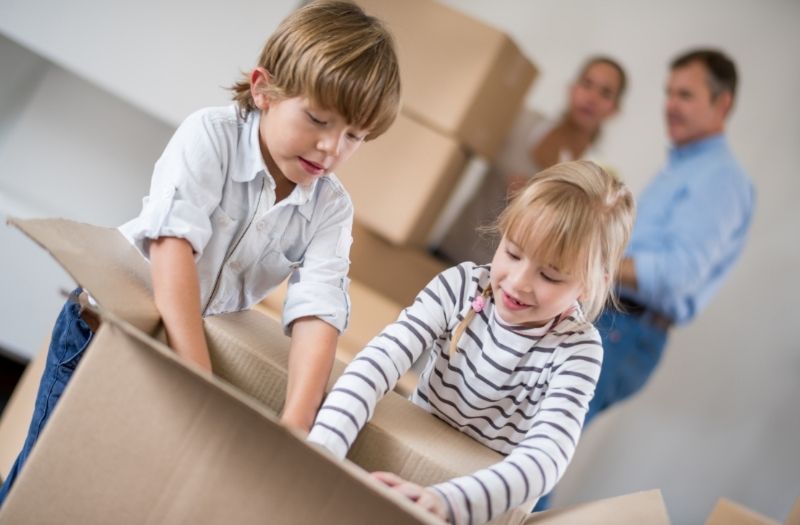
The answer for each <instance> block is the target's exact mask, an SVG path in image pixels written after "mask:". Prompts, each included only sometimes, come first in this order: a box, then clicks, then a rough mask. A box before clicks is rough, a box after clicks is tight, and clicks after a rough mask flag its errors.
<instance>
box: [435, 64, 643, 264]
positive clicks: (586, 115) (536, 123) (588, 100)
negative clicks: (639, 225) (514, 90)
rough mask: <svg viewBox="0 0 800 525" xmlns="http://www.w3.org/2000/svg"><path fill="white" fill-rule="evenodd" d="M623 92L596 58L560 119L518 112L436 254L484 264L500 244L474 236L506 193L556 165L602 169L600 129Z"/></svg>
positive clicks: (619, 79)
mask: <svg viewBox="0 0 800 525" xmlns="http://www.w3.org/2000/svg"><path fill="white" fill-rule="evenodd" d="M626 87H627V77H626V75H625V71H624V70H623V68H622V66H621V65H620V64H619V63H618V62H617V61H615V60H614V59H612V58H609V57H606V56H595V57H591V58H589V59H588V60H587V61H586V62H585V63H584V65H583V67H582V68H581V70H580V72H579V74H578V77H577V79H576V80H575V82H573V83H572V84H571V85H570V88H569V92H568V106H567V109H566V111H564V113H563V115H562V116H561V118H560V119H558V120H555V121H553V120H549V119H547V118H545V117H544V116H542V115H541V114H539V113H537V112H534V111H531V110H528V109H525V110H523V111H522V112H521V113H520V115H519V116H518V118H517V120H516V122H515V123H514V126H513V127H512V130H511V132H510V133H509V136H508V138H507V139H506V143H505V145H504V147H503V150H502V151H501V152H500V154H499V155H498V158H497V160H496V162H495V164H494V166H493V169H492V170H491V172H490V173H489V174H488V175H487V176H486V178H485V180H484V181H483V184H482V185H481V187H480V188H479V189H478V191H477V192H476V193H475V194H474V195H473V196H472V197H471V199H470V200H469V201H468V202H467V203H466V205H465V206H464V208H463V209H462V211H461V213H460V214H459V216H458V218H457V219H456V220H455V221H454V223H453V226H452V227H451V228H450V229H449V231H448V232H447V234H446V235H445V236H444V238H443V240H442V242H441V243H440V244H439V246H438V248H437V250H436V251H437V254H438V255H439V256H441V257H443V258H445V259H448V260H449V261H450V262H453V263H458V262H461V261H473V262H476V263H479V264H483V263H487V262H489V261H490V260H491V259H492V255H493V254H494V252H495V250H496V248H497V243H498V241H499V239H496V238H487V236H481V235H479V236H476V235H475V230H476V229H479V228H480V227H483V226H489V225H491V224H492V223H493V222H494V220H495V218H496V217H497V215H498V214H499V213H500V211H501V210H503V209H504V208H505V206H506V201H507V198H508V195H509V194H510V193H513V192H514V191H515V190H516V189H518V188H519V187H521V186H522V185H523V184H524V182H525V181H526V180H527V179H528V178H529V177H531V176H532V175H533V174H534V173H537V172H539V171H541V170H542V169H545V168H548V167H550V166H552V165H554V164H556V163H558V162H563V161H567V160H574V159H591V160H595V161H599V162H600V163H602V155H600V154H599V151H598V149H599V148H598V146H599V138H600V136H601V130H602V126H603V124H604V123H605V122H606V121H607V120H608V119H609V118H610V117H612V116H613V115H614V114H616V112H617V111H618V109H619V104H620V100H621V98H622V95H623V93H624V92H625V88H626Z"/></svg>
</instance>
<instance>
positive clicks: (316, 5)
mask: <svg viewBox="0 0 800 525" xmlns="http://www.w3.org/2000/svg"><path fill="white" fill-rule="evenodd" d="M258 66H259V67H263V68H264V69H266V70H267V72H268V73H269V79H270V82H269V84H268V86H267V87H266V88H265V91H264V92H265V94H267V95H268V96H271V97H275V98H278V99H283V98H291V97H296V96H305V97H308V98H310V99H312V100H313V101H314V102H316V103H317V104H320V105H321V106H322V107H324V108H325V109H328V110H334V111H336V112H338V113H339V114H340V115H342V116H343V117H344V118H345V119H346V120H347V122H348V124H350V125H352V126H355V127H357V128H360V129H365V130H368V131H369V133H368V135H367V137H366V140H371V139H374V138H376V137H378V136H379V135H381V134H382V133H383V132H384V131H386V129H388V127H389V126H390V125H391V124H392V122H393V121H394V119H395V117H396V116H397V111H398V108H399V105H400V70H399V66H398V62H397V54H396V53H395V45H394V41H393V39H392V36H391V34H390V33H389V31H388V30H387V29H386V27H385V26H384V25H383V23H382V22H381V21H380V20H378V19H377V18H374V17H371V16H368V15H366V14H365V13H364V11H362V10H361V8H360V7H358V6H357V5H355V4H353V3H351V2H341V1H330V0H324V1H317V2H312V3H310V4H308V5H306V6H304V7H302V8H300V9H298V10H297V11H295V12H294V13H292V14H291V15H289V16H288V17H287V18H286V19H285V20H284V21H283V22H282V23H281V24H280V26H279V27H278V29H277V30H275V32H274V33H273V34H272V36H270V37H269V39H268V40H267V42H266V44H265V45H264V49H263V50H262V52H261V56H260V58H259V60H258ZM231 90H232V91H233V100H234V101H235V102H236V103H237V104H238V105H239V109H240V110H241V111H242V112H243V113H244V112H247V111H251V110H254V109H256V105H255V101H254V100H253V96H252V94H251V91H250V78H249V76H248V75H247V74H245V75H244V78H242V80H240V81H239V82H237V83H236V84H235V85H233V86H232V87H231Z"/></svg>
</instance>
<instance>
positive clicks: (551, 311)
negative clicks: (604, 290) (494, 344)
mask: <svg viewBox="0 0 800 525" xmlns="http://www.w3.org/2000/svg"><path fill="white" fill-rule="evenodd" d="M490 279H491V283H492V290H493V291H494V300H495V304H496V305H497V313H498V314H499V315H500V318H501V319H502V320H503V322H505V323H508V324H512V325H524V326H529V327H536V326H544V325H545V324H547V323H549V322H550V321H551V320H552V319H553V318H555V317H556V316H557V315H559V314H561V313H563V312H565V311H566V310H567V309H568V308H569V307H570V306H572V305H573V304H574V303H575V301H576V300H577V299H578V297H580V295H581V293H582V292H583V286H582V284H581V283H580V282H579V281H578V280H577V279H575V278H574V277H571V276H570V275H568V274H565V273H562V272H560V271H559V270H558V269H557V268H554V267H553V266H550V265H549V264H547V262H546V261H538V260H536V259H535V258H533V257H531V256H529V255H528V254H527V253H525V252H524V251H523V250H522V248H521V247H520V246H517V245H516V244H515V243H514V242H512V241H511V240H509V239H508V238H507V237H506V236H503V239H502V240H501V241H500V246H498V248H497V251H496V252H495V254H494V259H492V269H491V278H490Z"/></svg>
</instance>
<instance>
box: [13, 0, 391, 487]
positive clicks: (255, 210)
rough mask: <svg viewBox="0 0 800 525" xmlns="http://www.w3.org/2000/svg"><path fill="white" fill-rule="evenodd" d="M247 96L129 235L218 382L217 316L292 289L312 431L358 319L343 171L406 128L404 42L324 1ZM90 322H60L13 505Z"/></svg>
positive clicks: (186, 352) (173, 175)
mask: <svg viewBox="0 0 800 525" xmlns="http://www.w3.org/2000/svg"><path fill="white" fill-rule="evenodd" d="M232 89H233V92H234V100H235V101H236V104H235V105H232V106H228V107H218V108H206V109H202V110H200V111H197V112H196V113H194V114H192V115H190V116H189V117H188V118H187V119H186V120H185V121H184V122H183V123H182V124H181V125H180V127H179V128H178V130H177V131H176V132H175V135H174V136H173V137H172V139H171V140H170V142H169V144H168V145H167V147H166V149H165V150H164V153H163V154H162V156H161V158H160V159H159V160H158V162H157V163H156V165H155V169H154V172H153V178H152V183H151V188H150V194H149V196H148V197H146V198H145V200H144V204H143V207H142V211H141V213H140V214H139V216H138V217H136V218H135V219H133V220H132V221H130V222H128V223H126V224H125V225H123V226H122V227H121V228H120V230H121V231H122V233H123V234H124V235H125V236H126V238H128V239H129V240H130V242H131V243H133V244H134V245H135V246H136V247H137V248H138V249H139V250H140V251H141V253H142V254H143V255H144V256H145V257H147V258H148V259H149V260H150V263H151V268H152V280H153V289H154V294H155V302H156V306H157V307H158V309H159V312H160V313H161V315H162V318H163V320H164V324H165V327H166V329H167V335H168V338H169V343H170V346H171V347H172V348H173V349H174V350H175V351H176V352H177V353H178V354H179V355H180V356H182V357H184V358H185V359H187V360H189V361H192V362H193V363H195V364H196V365H198V366H200V367H201V368H203V369H205V370H208V371H210V370H211V361H210V358H209V353H208V347H207V344H206V341H205V336H204V334H203V331H202V317H203V316H207V315H214V314H220V313H223V312H231V311H238V310H244V309H247V308H250V307H251V306H252V305H253V304H255V303H257V302H259V301H261V300H262V299H263V298H264V296H265V295H266V294H267V293H268V292H269V290H271V289H272V288H273V287H274V286H275V285H277V284H278V283H280V282H281V281H283V280H284V279H285V278H286V277H287V276H290V275H291V277H290V285H289V290H288V293H287V299H286V303H285V305H284V311H283V323H284V326H285V329H286V331H287V333H289V334H290V335H291V338H292V343H291V351H290V359H289V385H288V391H287V396H286V404H285V407H284V411H283V414H282V421H283V422H284V423H285V424H286V425H288V426H290V427H293V428H296V429H299V430H301V431H308V429H309V428H310V426H311V424H312V422H313V419H314V415H315V413H316V410H317V408H318V407H319V405H320V403H321V400H322V395H323V390H324V386H325V383H326V382H327V379H328V376H329V374H330V370H331V367H332V363H333V357H334V351H335V347H336V341H337V337H338V334H339V333H341V331H343V330H344V329H345V327H346V325H347V320H348V317H349V300H348V296H347V286H348V280H347V271H348V266H349V256H348V254H349V248H350V243H351V239H352V238H351V233H350V229H351V226H352V218H353V208H352V203H351V201H350V198H349V196H348V195H347V192H346V191H345V189H344V188H343V187H342V185H341V184H340V183H339V181H338V179H337V178H336V177H335V176H334V175H333V173H332V171H333V170H334V169H335V168H336V167H338V166H340V165H341V164H342V163H343V162H345V161H346V160H347V159H348V158H349V157H350V156H351V155H352V154H353V153H354V152H355V151H356V150H357V149H358V148H359V146H360V145H361V143H362V142H363V141H365V140H370V139H373V138H375V137H377V136H379V135H380V134H381V133H383V132H384V131H385V130H386V129H387V128H388V127H389V125H390V124H391V123H392V122H393V120H394V118H395V115H396V113H397V110H398V104H399V96H400V81H399V72H398V65H397V58H396V55H395V50H394V44H393V42H392V39H391V36H390V35H389V33H388V32H387V30H386V29H385V27H384V26H383V25H382V24H381V23H380V22H379V21H378V20H376V19H374V18H372V17H369V16H367V15H365V14H364V12H363V11H361V9H360V8H358V7H357V6H355V5H354V4H351V3H348V2H315V3H312V4H310V5H307V6H305V7H303V8H301V9H300V10H298V11H296V12H294V13H293V14H291V15H290V16H289V17H288V18H287V19H286V20H284V22H283V23H282V24H281V25H280V26H279V27H278V29H277V30H276V31H275V33H274V34H273V35H272V36H271V37H270V38H269V40H268V41H267V43H266V45H265V46H264V49H263V51H262V53H261V57H260V59H259V62H258V66H257V67H256V68H254V69H253V70H252V71H251V72H250V73H249V74H247V75H245V77H244V78H243V79H242V80H241V81H240V82H239V83H237V84H236V85H235V86H233V88H232ZM73 295H74V296H75V297H78V296H79V295H80V290H77V291H76V293H74V294H73ZM84 295H85V294H84ZM88 316H89V313H88V312H86V311H82V309H81V308H80V306H79V304H78V301H76V300H71V301H68V302H67V304H65V306H64V309H63V310H62V312H61V315H60V316H59V319H58V320H57V322H56V326H55V328H54V331H53V337H52V341H53V342H52V344H51V347H50V349H49V357H48V365H47V369H46V370H45V373H44V374H43V377H42V382H41V385H40V389H39V394H38V397H37V401H36V404H37V409H36V411H35V414H34V418H33V421H32V423H31V428H30V430H29V434H28V439H27V440H26V443H25V446H24V448H23V450H22V452H21V453H20V456H19V457H18V458H17V462H16V463H15V465H14V467H13V468H12V471H11V473H10V474H9V477H8V479H7V480H6V483H5V484H4V485H3V488H2V490H0V503H2V501H3V500H4V498H5V495H6V493H7V491H8V489H9V488H10V487H11V485H12V483H13V480H14V478H15V477H16V475H17V473H18V471H19V469H20V468H21V467H22V465H23V463H24V461H25V459H26V458H27V455H28V453H29V452H30V449H31V447H32V446H33V444H34V443H35V441H36V439H37V437H38V434H39V432H40V431H41V428H42V426H43V425H44V423H45V421H46V420H47V417H48V416H49V413H50V412H51V411H52V408H53V407H54V405H55V403H56V401H57V400H58V398H59V397H60V394H61V392H62V391H63V389H64V387H65V386H66V384H67V382H68V381H69V377H70V376H71V374H72V371H73V370H74V367H75V366H76V365H77V363H78V361H79V360H80V358H81V356H82V355H83V353H84V352H85V350H86V347H87V346H88V344H89V342H90V341H91V338H92V335H93V330H92V326H94V324H93V323H92V320H91V319H88Z"/></svg>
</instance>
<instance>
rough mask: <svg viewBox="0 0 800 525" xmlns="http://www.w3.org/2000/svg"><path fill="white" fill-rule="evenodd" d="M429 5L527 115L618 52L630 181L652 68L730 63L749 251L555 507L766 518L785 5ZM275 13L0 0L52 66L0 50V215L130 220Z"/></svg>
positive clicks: (789, 451)
mask: <svg viewBox="0 0 800 525" xmlns="http://www.w3.org/2000/svg"><path fill="white" fill-rule="evenodd" d="M395 1H399V0H395ZM447 1H448V3H450V4H452V5H453V6H456V7H458V8H459V9H463V10H465V11H468V12H470V13H472V14H474V15H475V16H477V17H478V18H480V19H483V20H485V21H487V22H488V23H490V24H493V25H495V26H497V27H500V28H502V29H504V30H506V31H508V32H509V33H510V34H512V35H513V36H514V37H515V39H516V40H517V42H518V43H519V44H520V46H521V47H522V48H523V49H524V50H525V52H527V53H528V54H529V55H530V56H531V57H532V59H533V60H534V61H535V62H536V63H537V64H538V65H539V67H540V69H541V71H542V75H541V77H540V79H539V81H538V82H537V85H536V86H535V89H534V90H533V92H532V94H531V97H530V99H529V101H528V102H529V104H531V105H532V106H535V107H537V108H538V109H541V110H544V111H546V112H550V113H552V114H555V113H557V112H558V111H559V110H560V109H561V105H562V102H563V99H564V93H565V90H566V86H567V83H568V82H569V80H570V79H571V78H572V76H573V75H574V73H575V70H576V69H577V67H578V64H579V63H580V61H581V60H582V59H583V58H584V57H585V56H586V55H588V54H590V53H594V52H607V53H610V54H612V55H614V56H617V57H619V58H620V59H621V60H622V61H623V62H624V63H625V65H626V66H627V67H628V70H629V72H630V76H631V90H630V92H629V94H628V97H627V98H626V101H625V108H624V110H623V113H622V114H621V115H620V116H619V118H617V120H616V121H615V122H614V124H613V125H612V126H611V127H609V129H608V131H607V134H606V139H607V140H606V148H605V151H606V152H607V154H608V157H609V159H611V160H613V162H614V163H615V164H616V165H617V166H619V168H620V171H621V173H622V175H623V176H624V177H625V178H626V179H627V181H628V182H629V183H630V185H631V186H632V187H633V189H634V190H635V191H637V192H638V191H639V190H640V189H641V188H642V187H643V186H644V184H645V183H646V182H647V180H649V178H650V177H651V176H652V175H653V174H654V173H655V171H656V170H657V169H658V167H659V166H660V165H661V164H662V163H663V160H664V154H665V150H666V145H667V144H666V140H665V136H664V130H663V125H662V118H661V104H662V92H663V83H664V79H665V77H666V69H667V68H666V66H667V63H668V61H669V59H670V58H671V57H673V56H674V55H675V54H676V53H677V52H679V51H682V50H684V49H686V48H687V47H690V46H694V45H700V44H703V45H706V44H710V45H718V46H720V47H723V48H724V49H726V50H727V51H729V52H730V54H731V55H733V56H734V57H735V58H736V59H737V62H738V64H739V68H740V72H741V76H742V85H741V92H740V95H739V97H738V101H737V107H736V110H735V113H734V115H733V117H732V119H731V121H730V140H731V143H732V146H733V148H734V150H735V151H736V152H737V154H738V156H739V158H740V160H741V161H742V164H743V165H744V166H745V168H746V169H747V171H748V172H749V173H750V174H751V175H752V177H753V179H754V181H755V184H756V186H757V188H758V192H759V195H758V210H757V214H756V217H755V223H754V225H753V229H752V236H751V239H750V242H749V244H748V246H747V249H746V251H745V253H744V255H743V257H742V260H741V261H740V263H739V264H738V266H737V267H736V268H735V270H734V272H733V274H732V275H731V277H730V279H729V281H728V283H727V285H726V286H725V287H724V289H723V290H722V292H721V293H720V294H719V295H718V297H717V298H716V299H715V301H714V302H713V303H712V305H711V306H710V308H709V309H708V310H707V311H706V312H704V313H703V314H702V315H701V316H700V318H699V319H698V320H697V321H696V322H695V323H693V324H692V325H691V326H689V327H687V328H683V329H680V330H676V331H675V333H674V334H673V337H672V339H671V341H670V344H669V347H668V349H667V352H666V355H665V358H664V361H663V363H662V365H661V366H660V368H659V369H658V371H657V373H656V375H655V377H654V378H653V380H652V381H651V382H650V384H649V385H648V387H647V388H646V390H645V391H644V392H643V393H642V394H641V395H639V396H638V397H636V398H635V399H633V400H632V401H630V402H627V403H624V404H622V405H620V406H618V407H617V408H616V409H614V410H612V411H610V412H609V413H608V414H607V415H606V416H605V417H603V418H600V419H599V420H597V421H596V423H595V424H593V426H592V428H591V429H590V430H589V431H588V432H587V434H586V435H585V438H584V439H583V441H582V444H581V447H580V448H579V452H578V455H577V457H576V459H575V461H574V462H573V465H572V466H571V467H570V470H569V472H568V473H567V475H566V477H565V479H564V480H563V482H562V484H561V486H560V491H559V492H558V496H557V498H556V502H557V503H562V504H565V503H568V502H573V501H581V500H588V499H593V498H598V497H604V496H611V495H616V494H620V493H623V492H630V491H633V490H638V489H645V488H656V487H657V488H661V489H662V490H663V491H664V495H665V498H666V501H667V505H668V507H669V510H670V513H671V515H672V518H673V522H674V523H676V524H683V523H702V522H703V520H704V517H705V516H706V515H707V514H708V512H709V510H710V509H711V507H712V506H713V503H714V501H715V500H716V498H718V497H719V496H727V497H730V498H733V499H735V500H737V501H740V502H742V503H744V504H746V505H749V506H751V507H752V508H754V509H756V510H758V511H761V512H764V513H766V514H768V515H771V516H773V517H775V518H783V517H784V516H785V514H786V512H787V510H788V508H789V505H790V503H791V502H792V500H793V499H794V498H795V497H797V496H800V453H798V447H797V445H796V443H797V442H798V441H800V417H798V416H800V408H798V405H797V400H798V399H800V381H798V379H797V378H798V371H800V344H798V343H796V342H795V338H793V337H792V336H791V335H790V333H789V327H790V326H792V323H793V321H794V318H795V316H796V313H797V308H796V307H795V306H794V301H795V298H796V297H798V296H800V286H798V279H797V277H796V276H795V273H796V271H797V269H798V267H800V264H798V263H800V248H799V247H798V243H797V241H796V240H793V239H796V238H797V233H796V231H797V230H798V227H800V217H799V216H798V212H797V205H796V204H795V202H794V200H795V199H796V195H798V190H799V189H800V177H797V175H796V174H794V173H793V172H791V171H790V170H792V171H793V168H794V167H795V166H797V165H798V161H800V158H798V157H800V153H799V152H798V151H799V150H798V144H800V118H798V109H797V103H796V102H795V96H796V94H797V93H800V68H799V67H798V62H797V59H796V57H795V55H796V53H797V50H798V49H800V32H798V31H797V27H800V3H798V2H796V1H794V0H784V1H780V0H770V1H763V2H756V1H751V0H708V1H705V2H702V3H700V2H694V1H689V0H673V1H670V2H641V1H637V0H610V1H606V2H595V1H592V0H580V1H573V2H562V1H559V0H538V1H536V2H525V1H522V0H518V1H511V0H494V1H492V2H486V1H485V0H484V1H482V0H447ZM293 4H294V2H289V1H287V0H283V1H281V2H251V1H249V0H238V1H230V2H225V3H217V4H209V3H205V2H188V0H179V1H177V2H171V3H169V2H168V3H163V2H155V0H150V1H147V0H145V1H143V2H138V3H129V4H127V5H123V4H120V3H108V2H102V1H100V0H80V1H78V2H77V3H76V2H66V3H65V2H54V1H48V0H35V1H32V0H4V1H3V2H0V33H2V34H5V35H6V36H7V37H9V38H11V39H13V40H14V41H16V42H18V43H21V44H22V45H23V46H24V47H26V48H29V49H31V50H34V51H35V52H36V54H38V55H41V56H43V57H46V58H47V59H49V60H52V61H53V62H55V63H56V64H58V65H59V66H61V67H63V68H65V69H66V70H68V71H70V72H71V73H69V74H67V73H66V72H65V71H64V69H61V68H59V67H52V66H50V65H48V64H47V62H43V61H41V59H40V58H38V57H37V56H35V55H32V54H30V53H28V52H25V51H24V50H23V51H19V50H17V51H14V52H9V51H8V48H9V46H8V45H6V44H2V43H0V70H2V71H3V75H2V76H0V166H2V169H0V206H3V207H2V208H0V211H2V212H3V213H8V212H9V211H8V210H9V209H11V208H14V209H13V210H12V211H13V212H14V213H22V214H23V215H26V214H32V215H39V214H44V215H67V216H69V217H72V218H77V219H80V220H86V221H89V222H95V223H100V224H107V225H113V224H117V223H119V222H121V221H122V220H124V219H126V218H128V217H130V216H131V215H132V213H133V212H134V211H135V210H136V209H137V208H138V203H139V198H140V197H141V195H142V193H143V192H144V189H145V188H146V183H147V179H148V178H149V175H150V170H151V166H152V163H153V161H154V160H155V158H156V157H157V156H158V154H159V152H160V151H161V149H162V148H163V145H164V143H165V142H166V140H167V138H168V136H169V133H170V130H171V127H172V126H174V125H175V124H176V123H177V122H178V121H180V120H181V119H182V118H183V116H185V115H186V114H187V113H188V112H189V111H191V110H193V109H196V108H198V107H201V106H204V105H209V104H216V103H222V102H224V100H226V98H227V95H226V94H225V92H224V91H223V90H222V89H221V88H220V86H224V85H227V84H229V83H230V82H231V81H232V80H233V79H234V78H235V77H236V74H237V72H238V71H239V69H241V68H247V67H249V66H251V65H252V62H253V61H254V60H255V57H256V54H257V51H258V49H259V47H260V46H261V43H262V42H263V39H264V38H265V36H266V35H267V34H268V33H269V32H270V31H271V30H272V29H273V28H274V27H275V25H277V23H278V21H279V20H280V19H281V18H282V17H283V16H284V14H285V13H287V12H288V10H289V9H291V7H292V6H293ZM112 6H113V7H112ZM43 13H47V15H46V16H43ZM42 64H45V66H42ZM12 66H13V67H12ZM9 71H14V72H15V73H14V74H10V73H9ZM82 78H83V79H87V80H88V81H90V83H87V82H85V81H84V80H81V79H82ZM20 86H22V87H21V88H20ZM95 86H99V87H102V88H103V90H105V91H103V90H100V89H98V88H97V87H95ZM109 93H113V94H114V96H111V95H110V94H109ZM123 100H124V101H125V102H122V101H123ZM139 110H141V111H139ZM148 115H153V117H150V116H148ZM108 122H112V123H113V125H112V126H110V127H109V126H108V125H107V124H108ZM87 189H88V190H89V191H88V192H87V191H85V190H87ZM79 190H80V191H79ZM118 198H119V200H117V199H118ZM0 232H2V233H0V246H2V257H0V264H2V266H0V278H2V279H4V280H3V281H0V286H2V290H3V292H4V299H3V300H2V301H0V308H2V310H0V319H2V320H3V322H5V324H3V325H0V337H2V338H3V339H7V338H11V337H12V335H13V336H14V337H16V336H17V335H18V334H20V333H29V334H35V336H31V337H30V338H29V339H28V340H26V341H22V339H20V340H19V342H18V343H15V345H17V344H18V346H19V348H21V349H30V351H31V352H32V350H33V348H35V347H36V346H37V345H38V342H39V340H40V336H39V333H40V332H41V330H44V329H46V328H42V327H41V326H40V327H39V328H36V329H35V330H34V329H32V328H30V327H29V325H27V324H25V323H26V317H29V316H28V315H26V314H25V313H26V312H37V311H38V310H43V309H44V310H47V312H44V315H45V317H46V320H45V321H44V322H43V323H42V325H43V326H49V324H50V323H51V322H52V316H54V315H55V311H54V310H53V311H52V313H51V312H50V310H51V309H53V308H55V309H57V307H58V304H59V303H60V300H59V299H58V298H57V297H55V298H54V300H53V301H52V303H51V304H48V305H42V304H41V303H36V304H32V303H31V296H34V295H35V296H36V297H39V296H41V294H42V293H44V292H43V287H45V284H44V283H42V282H38V281H37V282H28V281H36V280H37V279H33V278H29V277H25V276H26V275H31V274H33V275H37V276H38V275H40V272H41V274H44V273H45V272H44V270H40V269H39V266H38V265H40V264H46V263H43V262H42V261H46V256H43V254H42V252H41V250H39V249H38V248H36V247H33V246H32V243H30V242H28V241H27V240H24V239H22V236H21V235H20V234H18V233H17V232H15V231H12V230H9V229H8V228H0ZM9 254H12V255H9ZM52 271H53V272H54V273H53V275H50V276H49V277H48V279H51V280H52V282H53V283H55V282H56V281H58V280H59V279H62V280H63V281H66V283H65V284H63V285H62V286H69V280H68V278H66V276H60V277H59V276H57V275H55V273H57V272H56V270H52ZM35 285H36V286H39V287H40V288H39V289H37V290H38V291H36V292H35V293H31V294H26V293H24V291H25V290H30V289H32V288H30V287H32V286H35ZM47 289H48V290H49V292H48V293H51V294H53V295H54V296H55V291H54V290H56V289H57V288H55V287H54V286H50V285H47ZM26 301H27V302H26ZM13 313H17V317H13V316H12V317H9V314H13Z"/></svg>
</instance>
